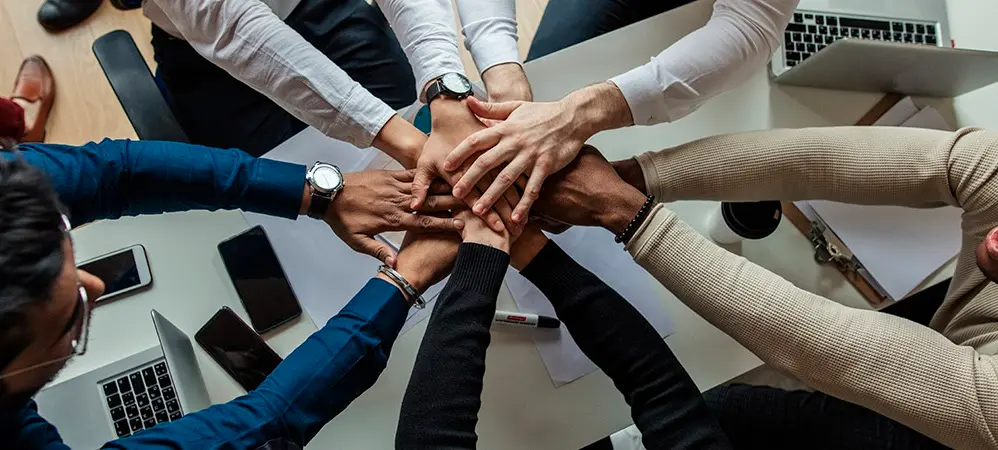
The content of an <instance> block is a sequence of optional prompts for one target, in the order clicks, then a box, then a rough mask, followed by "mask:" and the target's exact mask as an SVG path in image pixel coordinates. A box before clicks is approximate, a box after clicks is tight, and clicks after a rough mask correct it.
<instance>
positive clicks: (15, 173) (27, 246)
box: [0, 154, 66, 369]
mask: <svg viewBox="0 0 998 450" xmlns="http://www.w3.org/2000/svg"><path fill="white" fill-rule="evenodd" d="M61 211H62V205H61V204H60V203H59V199H58V197H57V196H56V193H55V190H54V189H53V188H52V184H51V183H50V182H49V180H48V178H47V177H46V176H45V174H43V173H42V172H41V171H39V170H38V169H36V168H34V167H32V166H30V165H28V163H27V162H25V161H24V160H23V159H21V158H20V157H19V156H18V155H13V156H11V155H10V154H6V155H2V156H0V369H2V368H4V367H6V366H7V365H8V364H10V362H11V361H12V360H13V359H14V358H15V357H17V355H18V354H20V353H21V351H22V350H24V348H25V347H26V346H27V345H28V344H29V343H30V342H31V332H30V330H29V329H28V324H27V313H28V311H29V310H30V309H31V308H33V307H35V306H38V305H41V304H44V303H45V302H47V301H49V298H50V296H51V292H52V287H53V285H54V284H55V281H56V279H57V278H58V277H59V274H60V273H61V272H62V266H63V258H64V257H65V255H64V253H65V252H63V249H62V241H63V239H65V238H66V234H65V231H64V230H63V222H62V212H61Z"/></svg>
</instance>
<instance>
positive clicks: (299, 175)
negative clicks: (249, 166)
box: [239, 158, 305, 219]
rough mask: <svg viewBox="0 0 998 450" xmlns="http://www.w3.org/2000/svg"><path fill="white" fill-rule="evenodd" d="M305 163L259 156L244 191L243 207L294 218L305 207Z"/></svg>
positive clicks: (253, 210)
mask: <svg viewBox="0 0 998 450" xmlns="http://www.w3.org/2000/svg"><path fill="white" fill-rule="evenodd" d="M304 189H305V166H303V165H301V164H293V163H288V162H284V161H275V160H273V159H266V158H258V159H257V160H256V161H255V167H254V168H253V176H252V177H250V179H249V182H248V183H247V185H246V191H245V194H244V195H243V198H244V199H247V200H246V202H245V203H246V204H244V205H239V208H240V209H242V210H243V211H249V212H255V213H260V214H267V215H270V216H278V217H284V218H288V219H293V218H295V217H298V211H299V210H300V209H301V197H302V192H303V190H304Z"/></svg>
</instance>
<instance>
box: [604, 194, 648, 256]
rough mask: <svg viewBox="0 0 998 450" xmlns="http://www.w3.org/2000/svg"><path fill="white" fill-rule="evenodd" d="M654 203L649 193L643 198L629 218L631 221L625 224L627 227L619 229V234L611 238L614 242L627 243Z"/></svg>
mask: <svg viewBox="0 0 998 450" xmlns="http://www.w3.org/2000/svg"><path fill="white" fill-rule="evenodd" d="M654 205H655V197H653V196H651V195H649V196H648V199H647V200H645V204H643V205H641V209H639V210H638V213H637V214H636V215H635V216H634V218H633V219H631V223H629V224H627V228H624V231H621V232H620V234H618V235H617V236H616V237H614V238H613V240H614V242H616V243H618V244H624V245H627V243H628V242H629V241H630V240H631V238H632V237H634V233H636V232H637V231H638V227H640V226H641V223H642V222H644V221H645V217H648V213H650V212H651V207H652V206H654Z"/></svg>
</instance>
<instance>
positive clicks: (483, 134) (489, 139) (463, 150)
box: [444, 127, 502, 170]
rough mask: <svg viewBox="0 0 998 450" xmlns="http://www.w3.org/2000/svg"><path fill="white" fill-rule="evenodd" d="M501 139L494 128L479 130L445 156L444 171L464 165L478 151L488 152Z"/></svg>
mask: <svg viewBox="0 0 998 450" xmlns="http://www.w3.org/2000/svg"><path fill="white" fill-rule="evenodd" d="M501 139H502V134H500V133H499V130H498V129H497V128H496V127H492V128H486V129H484V130H479V131H476V132H474V133H471V134H469V135H468V137H466V138H464V140H463V141H461V143H460V144H457V147H454V150H451V152H450V154H449V155H447V159H445V160H444V170H454V169H457V168H458V167H460V166H461V164H462V163H464V160H466V159H468V157H470V156H471V155H474V154H475V153H478V152H480V151H484V150H488V149H490V148H492V147H495V146H496V144H498V143H499V141H500V140H501Z"/></svg>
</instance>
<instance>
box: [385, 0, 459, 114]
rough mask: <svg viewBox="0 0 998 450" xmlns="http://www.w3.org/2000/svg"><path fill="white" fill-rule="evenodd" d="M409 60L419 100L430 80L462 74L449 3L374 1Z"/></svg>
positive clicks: (432, 0) (441, 0) (444, 0)
mask: <svg viewBox="0 0 998 450" xmlns="http://www.w3.org/2000/svg"><path fill="white" fill-rule="evenodd" d="M377 2H378V5H379V6H381V9H382V10H383V11H384V12H385V18H387V19H388V23H389V24H391V26H392V30H394V31H395V36H396V37H398V40H399V44H401V45H402V51H404V52H405V56H406V57H407V58H409V63H410V64H411V65H412V72H413V75H414V76H415V77H416V89H417V91H418V92H419V95H420V100H421V101H425V100H426V99H425V98H424V97H423V88H424V87H426V84H427V83H429V82H430V80H432V79H434V78H437V77H439V76H441V75H443V74H445V73H448V72H458V73H464V64H462V63H461V55H460V53H458V50H457V32H456V31H455V29H454V24H455V20H454V8H453V6H452V5H451V3H450V0H377Z"/></svg>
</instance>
